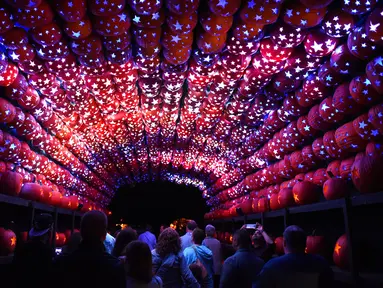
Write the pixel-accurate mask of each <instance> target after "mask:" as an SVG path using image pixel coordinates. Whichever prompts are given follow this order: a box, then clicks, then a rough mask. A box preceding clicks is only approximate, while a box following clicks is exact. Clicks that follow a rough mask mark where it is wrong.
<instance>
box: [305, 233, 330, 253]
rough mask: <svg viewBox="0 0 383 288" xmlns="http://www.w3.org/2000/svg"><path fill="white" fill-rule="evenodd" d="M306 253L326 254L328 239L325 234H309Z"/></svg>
mask: <svg viewBox="0 0 383 288" xmlns="http://www.w3.org/2000/svg"><path fill="white" fill-rule="evenodd" d="M306 253H307V254H318V255H321V256H323V257H325V256H326V240H325V238H324V236H307V239H306Z"/></svg>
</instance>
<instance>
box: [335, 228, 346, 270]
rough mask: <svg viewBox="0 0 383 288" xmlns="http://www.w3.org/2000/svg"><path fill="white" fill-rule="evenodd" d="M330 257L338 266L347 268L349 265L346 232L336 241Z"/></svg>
mask: <svg viewBox="0 0 383 288" xmlns="http://www.w3.org/2000/svg"><path fill="white" fill-rule="evenodd" d="M332 259H333V261H334V263H335V265H336V266H338V267H339V268H342V269H347V268H348V267H349V257H348V240H347V235H346V234H344V235H342V236H340V237H339V239H338V240H337V241H336V243H335V247H334V252H333V255H332Z"/></svg>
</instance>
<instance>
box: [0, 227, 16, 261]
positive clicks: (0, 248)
mask: <svg viewBox="0 0 383 288" xmlns="http://www.w3.org/2000/svg"><path fill="white" fill-rule="evenodd" d="M15 247H16V234H15V233H14V232H13V231H12V230H6V229H4V228H2V227H0V256H8V255H9V254H12V253H13V251H14V250H15Z"/></svg>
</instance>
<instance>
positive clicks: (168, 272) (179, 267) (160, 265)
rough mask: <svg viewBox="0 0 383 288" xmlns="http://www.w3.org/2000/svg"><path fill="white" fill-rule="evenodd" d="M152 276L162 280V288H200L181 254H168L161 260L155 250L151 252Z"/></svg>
mask: <svg viewBox="0 0 383 288" xmlns="http://www.w3.org/2000/svg"><path fill="white" fill-rule="evenodd" d="M152 261H153V274H154V275H156V276H159V277H160V278H161V279H162V286H163V287H164V288H181V287H188V288H200V285H199V284H198V282H197V280H196V279H195V278H194V276H193V274H192V272H191V271H190V269H189V267H188V265H187V263H186V261H185V258H184V256H183V254H182V252H180V253H178V255H175V254H169V255H167V256H165V257H164V258H162V257H161V256H160V255H159V254H158V253H157V252H156V250H155V249H154V250H152Z"/></svg>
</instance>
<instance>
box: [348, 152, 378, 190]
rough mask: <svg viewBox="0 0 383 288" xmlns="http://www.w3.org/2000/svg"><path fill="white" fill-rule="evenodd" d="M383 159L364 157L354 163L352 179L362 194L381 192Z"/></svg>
mask: <svg viewBox="0 0 383 288" xmlns="http://www.w3.org/2000/svg"><path fill="white" fill-rule="evenodd" d="M382 171H383V157H377V156H369V155H367V156H364V157H360V158H359V159H358V160H356V161H355V162H354V164H353V165H352V168H351V179H352V182H353V183H354V185H355V187H356V189H358V191H359V192H361V193H373V192H379V191H381V190H382V189H383V182H382V175H383V174H382Z"/></svg>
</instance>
